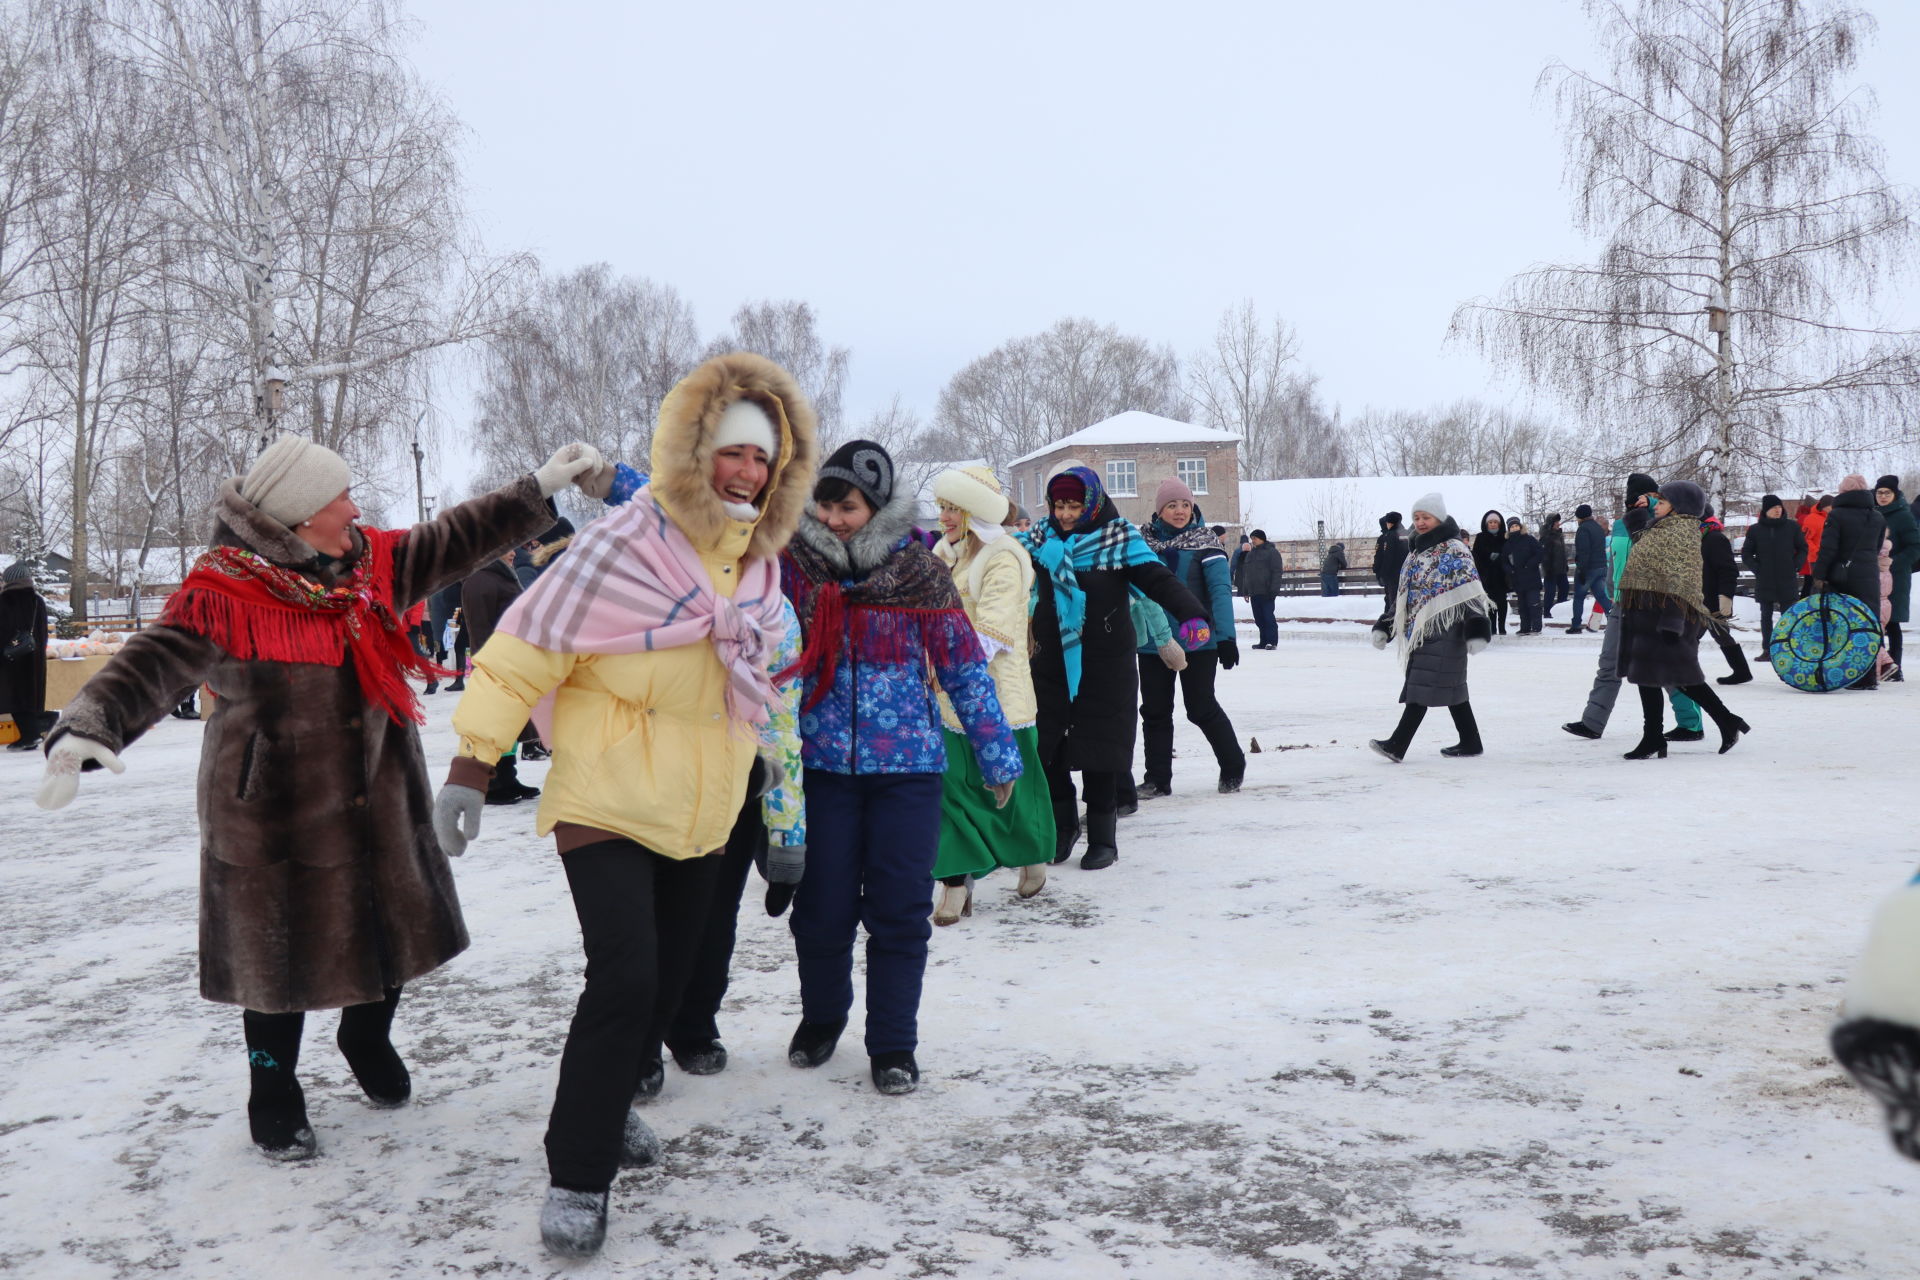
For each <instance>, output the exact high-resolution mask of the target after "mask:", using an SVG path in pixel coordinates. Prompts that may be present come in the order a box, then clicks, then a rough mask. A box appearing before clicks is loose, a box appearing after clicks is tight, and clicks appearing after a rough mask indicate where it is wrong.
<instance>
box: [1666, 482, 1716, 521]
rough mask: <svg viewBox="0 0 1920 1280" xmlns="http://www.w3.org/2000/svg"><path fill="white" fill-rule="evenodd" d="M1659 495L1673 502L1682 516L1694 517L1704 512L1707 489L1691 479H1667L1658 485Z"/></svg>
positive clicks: (1698, 516) (1674, 507) (1696, 517)
mask: <svg viewBox="0 0 1920 1280" xmlns="http://www.w3.org/2000/svg"><path fill="white" fill-rule="evenodd" d="M1660 496H1661V497H1663V498H1665V499H1666V500H1667V501H1668V502H1671V503H1672V504H1673V509H1674V510H1675V511H1677V512H1679V513H1680V514H1681V515H1683V516H1693V517H1694V518H1695V519H1699V518H1700V517H1702V516H1704V515H1705V514H1706V510H1707V491H1706V490H1705V489H1702V488H1701V487H1700V486H1699V485H1697V484H1695V483H1694V482H1693V481H1691V480H1669V481H1667V483H1665V484H1663V485H1661V486H1660Z"/></svg>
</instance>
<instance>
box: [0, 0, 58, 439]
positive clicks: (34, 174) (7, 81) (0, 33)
mask: <svg viewBox="0 0 1920 1280" xmlns="http://www.w3.org/2000/svg"><path fill="white" fill-rule="evenodd" d="M51 44H52V32H51V28H50V27H49V25H48V24H47V23H46V22H43V21H36V20H34V18H33V15H31V14H29V13H28V12H27V8H26V4H25V3H24V0H0V377H5V376H6V375H7V374H8V373H9V372H10V371H11V369H12V364H11V360H10V357H11V355H12V353H13V352H15V351H16V350H17V349H18V348H19V345H20V344H21V342H22V341H24V339H25V333H26V315H25V307H26V304H27V301H28V299H29V298H30V297H31V295H32V293H33V292H34V287H35V281H34V279H33V275H32V272H33V268H34V266H35V264H36V262H37V260H38V258H39V255H40V249H41V245H40V242H39V240H38V238H37V237H36V236H34V235H33V234H32V231H33V221H34V219H33V211H34V209H35V207H36V206H37V205H38V204H39V203H40V202H41V201H43V200H45V199H46V198H47V196H48V195H50V194H51V192H52V179H51V178H50V176H49V174H48V172H47V167H46V165H45V163H44V158H45V156H46V153H47V151H48V149H49V146H50V140H49V136H48V135H49V133H50V131H51V130H52V127H53V103H52V95H51V93H50V82H51V77H52V72H51V68H50V66H49V62H50V60H51V51H50V48H49V46H50V45H51ZM4 430H5V427H4V426H3V425H0V431H4ZM6 438H7V437H6V436H5V435H3V434H0V444H5V443H6Z"/></svg>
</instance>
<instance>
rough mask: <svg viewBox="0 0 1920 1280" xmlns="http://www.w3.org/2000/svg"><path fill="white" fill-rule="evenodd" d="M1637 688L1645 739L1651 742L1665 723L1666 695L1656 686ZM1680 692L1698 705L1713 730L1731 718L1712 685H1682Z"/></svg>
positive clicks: (1725, 705) (1645, 685)
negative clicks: (1711, 723) (1710, 721)
mask: <svg viewBox="0 0 1920 1280" xmlns="http://www.w3.org/2000/svg"><path fill="white" fill-rule="evenodd" d="M1638 687H1639V690H1640V714H1641V716H1642V718H1643V719H1644V720H1645V723H1646V734H1647V738H1648V740H1651V739H1653V738H1656V737H1658V736H1659V734H1660V726H1661V725H1662V724H1663V723H1664V722H1665V721H1664V717H1665V715H1666V708H1667V694H1666V691H1665V690H1664V689H1662V688H1660V687H1659V686H1658V685H1650V684H1643V685H1640V686H1638ZM1680 692H1681V693H1684V694H1686V695H1687V696H1688V697H1689V698H1692V699H1693V700H1694V701H1695V702H1697V703H1699V704H1700V709H1701V710H1702V711H1704V712H1706V713H1707V717H1708V718H1709V719H1710V720H1712V721H1713V723H1714V727H1715V728H1719V727H1720V726H1722V725H1724V724H1726V723H1727V722H1728V721H1729V720H1731V719H1732V718H1733V713H1732V712H1731V711H1729V710H1727V704H1726V703H1724V702H1722V701H1720V695H1719V694H1717V693H1715V692H1714V691H1713V686H1712V685H1708V684H1683V685H1681V686H1680Z"/></svg>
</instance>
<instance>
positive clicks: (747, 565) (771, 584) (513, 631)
mask: <svg viewBox="0 0 1920 1280" xmlns="http://www.w3.org/2000/svg"><path fill="white" fill-rule="evenodd" d="M499 629H500V630H502V631H504V632H506V633H507V634H508V635H512V636H517V637H519V638H520V639H522V640H525V641H526V642H527V643H528V644H531V645H538V646H539V647H540V648H542V649H546V650H549V651H551V652H555V653H607V654H613V653H645V652H649V651H651V650H654V649H672V648H677V647H678V646H680V645H687V644H695V643H697V642H699V641H701V640H710V641H711V642H712V644H713V649H714V653H715V654H716V655H718V657H719V659H720V665H721V666H723V667H725V668H726V669H727V714H728V716H729V717H730V718H731V719H732V720H734V721H735V722H736V723H744V724H750V725H753V726H755V727H756V728H758V727H760V726H764V725H765V724H766V723H767V708H768V706H769V705H771V704H773V703H775V702H776V701H778V699H779V693H778V691H776V690H775V688H774V685H773V678H772V676H771V675H770V674H769V673H768V671H767V664H768V663H769V662H770V661H771V660H772V658H773V655H774V653H775V651H776V650H777V649H778V647H779V643H780V639H781V637H782V635H783V634H784V632H785V629H786V619H785V617H784V613H783V610H782V607H781V598H780V569H779V561H777V560H775V559H773V558H772V557H767V558H762V559H757V560H742V561H741V562H740V582H739V585H738V586H737V587H735V588H734V593H733V598H732V599H728V598H726V597H724V596H720V595H717V594H715V593H714V591H713V589H712V588H711V587H710V586H709V585H708V584H707V574H706V570H705V569H704V568H702V566H701V564H700V554H699V552H697V551H695V550H694V548H693V544H692V543H691V542H689V541H687V535H686V534H684V533H682V532H681V531H680V526H678V525H676V524H675V523H674V522H673V521H672V520H671V519H669V518H668V517H667V513H666V512H665V511H663V510H662V509H661V507H660V505H659V504H658V503H657V502H655V501H654V500H653V491H652V489H651V488H647V489H642V490H641V491H640V492H639V493H637V494H635V495H634V496H633V501H631V502H629V503H627V505H625V506H623V507H621V508H620V509H619V510H617V511H614V512H612V513H610V514H608V515H605V516H602V517H601V518H600V519H598V520H596V521H594V522H593V523H592V524H590V525H588V526H587V527H586V529H585V530H583V531H582V532H581V533H580V534H579V535H578V536H577V537H575V538H574V540H573V543H572V545H571V546H569V547H568V548H567V553H566V554H565V555H563V556H561V557H560V558H559V559H558V560H556V561H554V562H553V566H552V567H551V568H550V569H548V570H547V571H546V572H545V573H544V574H542V575H541V576H540V577H539V578H538V579H536V580H535V582H534V584H533V585H532V586H531V587H528V588H527V589H526V591H524V592H523V593H521V595H520V597H519V598H518V599H517V600H515V601H514V602H513V603H512V604H511V605H509V606H508V608H507V611H506V613H505V614H504V615H503V616H502V617H501V619H500V625H499ZM552 715H553V694H552V693H549V694H547V696H546V697H545V698H542V699H541V700H540V705H539V706H537V707H535V708H534V714H533V719H534V724H535V725H536V726H537V727H538V728H539V730H540V736H541V737H542V738H546V739H548V740H549V741H550V740H551V739H550V737H549V735H550V731H551V729H552Z"/></svg>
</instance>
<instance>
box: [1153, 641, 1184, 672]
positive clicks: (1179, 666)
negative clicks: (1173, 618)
mask: <svg viewBox="0 0 1920 1280" xmlns="http://www.w3.org/2000/svg"><path fill="white" fill-rule="evenodd" d="M1159 652H1160V661H1162V662H1164V663H1166V664H1167V670H1169V671H1185V670H1186V669H1187V651H1186V650H1185V649H1182V648H1181V647H1180V642H1179V641H1178V640H1169V641H1167V642H1166V643H1165V644H1163V645H1161V646H1160V648H1159Z"/></svg>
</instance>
